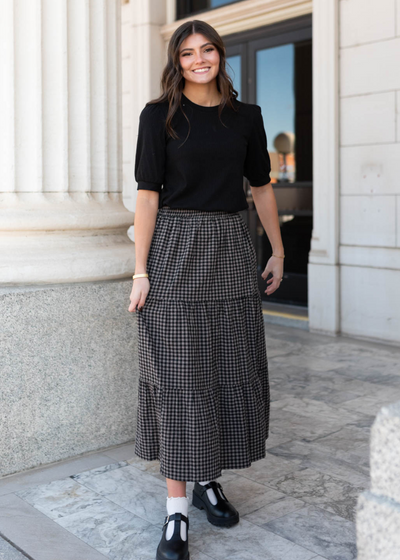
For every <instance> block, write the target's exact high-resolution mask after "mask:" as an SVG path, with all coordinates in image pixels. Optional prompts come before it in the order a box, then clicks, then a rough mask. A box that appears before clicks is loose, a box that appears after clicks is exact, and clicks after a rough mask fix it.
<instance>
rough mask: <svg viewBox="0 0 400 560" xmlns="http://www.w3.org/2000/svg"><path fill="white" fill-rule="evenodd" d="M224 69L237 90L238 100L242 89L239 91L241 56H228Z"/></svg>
mask: <svg viewBox="0 0 400 560" xmlns="http://www.w3.org/2000/svg"><path fill="white" fill-rule="evenodd" d="M226 62H227V64H226V71H227V73H228V74H229V76H230V77H231V78H232V80H233V87H234V88H235V90H236V91H237V92H238V94H239V96H238V99H239V101H240V100H241V97H242V91H241V82H242V79H241V77H242V72H241V62H242V61H241V56H240V55H239V54H238V55H236V56H228V57H227V58H226Z"/></svg>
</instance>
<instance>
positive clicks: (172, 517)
mask: <svg viewBox="0 0 400 560" xmlns="http://www.w3.org/2000/svg"><path fill="white" fill-rule="evenodd" d="M170 520H174V521H185V522H186V526H187V529H189V519H188V518H187V517H186V515H184V514H183V513H180V512H177V513H172V514H170V515H167V516H166V518H165V522H164V525H163V528H164V527H165V525H168V523H169V521H170Z"/></svg>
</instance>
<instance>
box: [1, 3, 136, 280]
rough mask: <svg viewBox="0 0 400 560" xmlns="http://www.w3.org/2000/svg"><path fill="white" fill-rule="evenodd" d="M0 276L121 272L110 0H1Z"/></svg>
mask: <svg viewBox="0 0 400 560" xmlns="http://www.w3.org/2000/svg"><path fill="white" fill-rule="evenodd" d="M0 44H1V58H2V66H3V67H2V81H3V84H2V87H1V88H0V114H1V130H2V134H1V135H0V143H1V144H0V255H1V259H0V283H2V284H5V283H6V284H20V283H24V284H25V283H29V284H36V283H48V282H52V283H55V282H57V283H58V282H76V281H88V280H100V279H101V280H103V279H111V278H124V277H127V276H128V275H129V274H130V272H131V271H132V270H133V269H134V251H133V245H132V242H131V241H130V240H129V238H128V236H127V233H126V232H127V229H128V227H129V226H130V225H131V224H132V223H133V214H132V213H130V212H128V211H127V209H126V208H125V207H124V205H123V203H122V161H121V154H122V149H121V101H120V98H121V86H120V83H121V76H120V74H121V70H120V69H121V64H120V0H4V1H3V3H2V16H1V18H0Z"/></svg>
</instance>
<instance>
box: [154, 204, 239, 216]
mask: <svg viewBox="0 0 400 560" xmlns="http://www.w3.org/2000/svg"><path fill="white" fill-rule="evenodd" d="M158 213H161V214H171V215H177V216H193V217H196V216H199V217H201V216H203V217H210V218H212V217H216V216H226V217H228V216H240V214H239V212H227V211H226V210H197V209H194V208H171V207H170V206H161V208H159V209H158Z"/></svg>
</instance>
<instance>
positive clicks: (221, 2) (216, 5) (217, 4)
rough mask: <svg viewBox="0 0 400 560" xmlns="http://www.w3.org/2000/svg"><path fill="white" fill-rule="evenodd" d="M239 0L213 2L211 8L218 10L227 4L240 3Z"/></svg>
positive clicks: (216, 0)
mask: <svg viewBox="0 0 400 560" xmlns="http://www.w3.org/2000/svg"><path fill="white" fill-rule="evenodd" d="M238 1H239V0H211V2H210V7H211V8H218V6H224V5H225V4H233V3H234V2H238Z"/></svg>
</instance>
